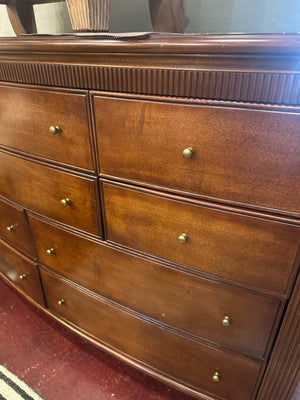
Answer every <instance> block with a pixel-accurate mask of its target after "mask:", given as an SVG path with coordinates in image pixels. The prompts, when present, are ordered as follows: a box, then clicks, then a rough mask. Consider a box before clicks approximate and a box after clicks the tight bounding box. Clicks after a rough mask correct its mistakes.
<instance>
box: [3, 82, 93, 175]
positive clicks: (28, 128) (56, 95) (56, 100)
mask: <svg viewBox="0 0 300 400" xmlns="http://www.w3.org/2000/svg"><path fill="white" fill-rule="evenodd" d="M0 117H1V124H2V126H4V127H5V135H1V139H0V140H1V143H0V145H5V146H8V147H11V148H14V149H17V150H21V151H24V152H27V153H31V154H34V155H37V156H40V157H45V158H47V159H52V160H55V161H59V162H61V163H64V164H71V165H75V166H77V167H81V168H85V169H93V162H92V150H91V144H90V135H89V128H88V126H89V125H88V117H87V100H86V95H85V94H84V93H83V92H82V93H81V94H80V93H78V92H77V93H74V92H73V93H72V92H71V91H68V92H65V91H61V92H58V91H52V90H45V89H43V90H38V89H29V88H17V87H7V86H0ZM51 126H58V127H59V128H60V131H59V132H58V133H56V134H51V133H50V131H49V128H50V127H51Z"/></svg>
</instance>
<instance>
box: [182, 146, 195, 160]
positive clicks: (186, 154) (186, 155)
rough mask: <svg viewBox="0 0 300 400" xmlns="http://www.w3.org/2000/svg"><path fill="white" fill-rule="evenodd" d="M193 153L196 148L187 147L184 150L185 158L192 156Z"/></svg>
mask: <svg viewBox="0 0 300 400" xmlns="http://www.w3.org/2000/svg"><path fill="white" fill-rule="evenodd" d="M193 153H194V150H193V149H192V148H191V147H187V148H186V149H184V150H183V152H182V154H183V157H184V158H192V155H193Z"/></svg>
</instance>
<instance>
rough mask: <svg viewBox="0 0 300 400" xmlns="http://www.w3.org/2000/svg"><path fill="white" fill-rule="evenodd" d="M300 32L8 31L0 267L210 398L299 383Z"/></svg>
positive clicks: (1, 57)
mask: <svg viewBox="0 0 300 400" xmlns="http://www.w3.org/2000/svg"><path fill="white" fill-rule="evenodd" d="M299 65H300V38H299V37H298V36H297V35H294V36H293V35H283V36H276V35H270V36H212V37H201V36H195V35H194V36H188V35H187V36H183V35H173V36H164V35H161V36H158V35H152V36H149V37H144V38H138V39H136V40H134V39H131V40H123V41H121V40H112V39H110V40H104V39H99V38H98V39H97V38H92V37H84V36H79V37H76V36H74V37H67V36H62V37H34V36H32V37H24V38H11V39H1V40H0V81H1V83H0V121H1V133H0V195H1V197H0V200H1V201H0V236H1V241H0V246H1V251H0V270H1V276H2V277H3V279H4V280H6V281H7V282H8V283H9V284H11V285H13V286H14V287H15V288H16V289H17V290H19V291H20V292H21V293H22V294H23V295H24V296H25V297H26V298H27V299H29V300H31V301H32V302H33V303H34V304H36V305H37V306H38V307H40V308H42V309H44V310H45V312H46V313H48V314H50V315H51V316H53V317H54V318H55V319H57V320H58V321H60V322H62V323H63V324H64V325H66V326H68V327H69V328H70V329H72V330H73V331H75V332H77V333H78V334H79V335H81V336H83V337H84V338H87V339H89V340H90V341H91V342H93V343H94V344H95V345H97V346H99V347H101V348H103V349H105V350H106V351H108V352H109V353H111V354H113V355H115V356H117V357H118V358H120V359H122V360H124V361H126V362H128V363H130V364H131V365H133V366H135V367H137V368H139V369H141V370H142V371H145V372H147V373H149V374H151V375H152V376H154V377H156V378H158V379H160V380H162V381H164V382H166V383H167V384H169V385H172V386H174V387H176V388H178V389H180V390H182V391H185V392H186V393H188V394H191V395H192V396H195V397H196V398H199V399H205V400H213V399H222V400H254V399H255V400H288V399H290V397H291V395H292V394H293V391H294V390H295V386H296V384H297V382H298V380H299V359H300V345H299V343H300V341H299V299H300V290H299V278H298V280H297V275H298V270H299V259H300V252H299V243H300V226H299V225H300V219H299V216H300V184H299V175H300V73H299V70H300V68H299Z"/></svg>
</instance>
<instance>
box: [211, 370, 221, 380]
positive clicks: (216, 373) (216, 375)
mask: <svg viewBox="0 0 300 400" xmlns="http://www.w3.org/2000/svg"><path fill="white" fill-rule="evenodd" d="M212 379H213V381H214V382H219V381H220V379H221V378H220V373H219V372H215V373H214V374H213V378H212Z"/></svg>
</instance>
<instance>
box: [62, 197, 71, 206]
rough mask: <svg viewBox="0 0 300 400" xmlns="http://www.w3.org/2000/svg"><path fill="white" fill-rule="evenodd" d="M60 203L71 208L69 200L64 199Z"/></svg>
mask: <svg viewBox="0 0 300 400" xmlns="http://www.w3.org/2000/svg"><path fill="white" fill-rule="evenodd" d="M60 202H61V204H62V205H63V206H64V207H67V206H69V205H70V204H71V200H70V199H68V198H66V199H62V200H61V201H60Z"/></svg>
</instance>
